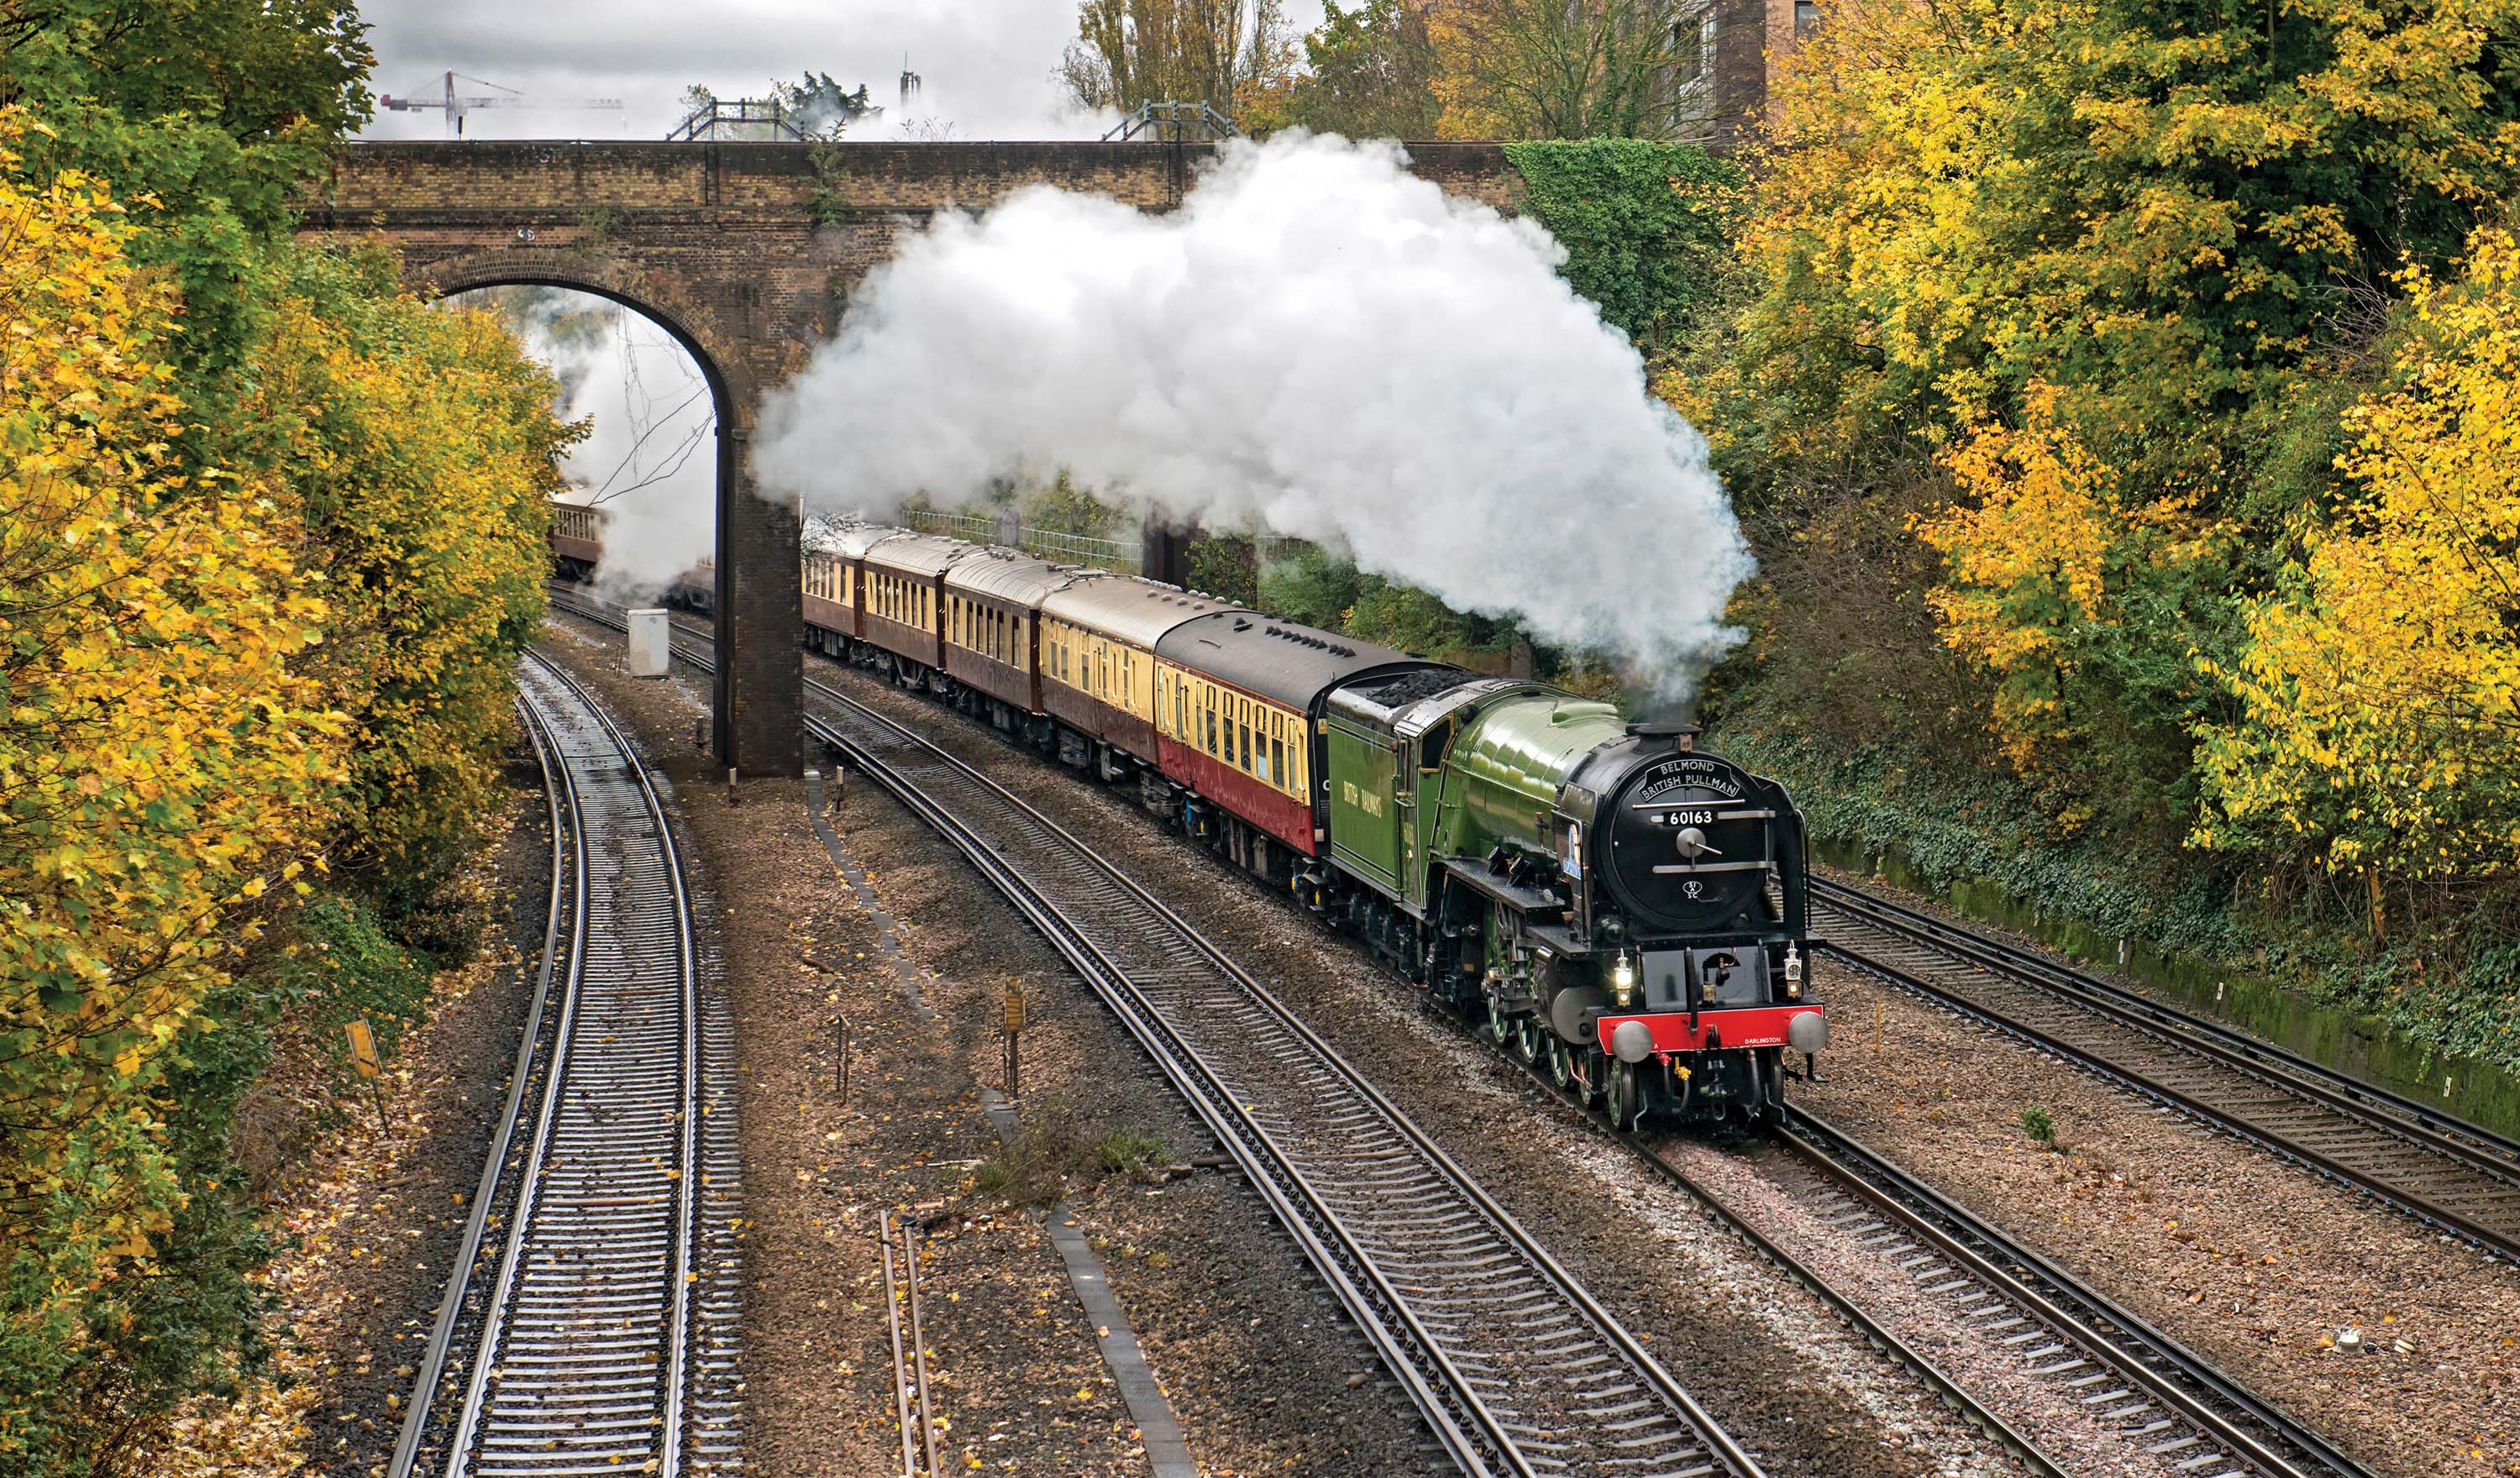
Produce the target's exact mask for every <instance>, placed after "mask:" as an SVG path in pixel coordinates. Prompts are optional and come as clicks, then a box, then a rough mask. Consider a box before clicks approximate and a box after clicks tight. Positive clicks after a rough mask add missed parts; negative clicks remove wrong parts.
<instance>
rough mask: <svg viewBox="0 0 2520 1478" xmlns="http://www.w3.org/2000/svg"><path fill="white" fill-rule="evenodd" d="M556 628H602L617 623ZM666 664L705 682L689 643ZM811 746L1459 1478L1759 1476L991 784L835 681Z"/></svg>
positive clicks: (1450, 1171)
mask: <svg viewBox="0 0 2520 1478" xmlns="http://www.w3.org/2000/svg"><path fill="white" fill-rule="evenodd" d="M563 608H567V609H571V610H574V611H575V612H576V613H578V614H581V615H586V616H591V617H593V618H594V619H596V620H599V621H603V622H606V623H607V624H615V625H617V624H618V623H617V621H615V619H614V618H613V617H612V616H611V615H610V614H609V613H607V612H603V611H600V610H597V609H594V608H592V607H590V606H585V605H577V604H575V603H565V604H564V605H563ZM676 635H677V637H678V638H681V639H682V640H678V641H677V643H676V655H678V656H681V657H683V658H684V659H685V660H687V661H690V662H691V663H693V664H694V665H695V666H698V667H701V668H702V669H703V670H705V669H706V667H707V664H708V662H709V654H708V653H707V652H706V651H704V650H703V649H700V648H699V647H698V645H697V640H696V639H695V638H694V637H693V634H691V633H690V632H688V631H685V630H682V629H680V628H678V629H677V632H676ZM806 694H807V709H808V716H807V720H806V727H807V729H808V730H809V731H810V732H812V733H813V734H814V735H815V736H816V737H817V738H819V739H823V740H824V741H825V742H826V743H829V744H831V745H832V746H833V747H834V748H835V749H837V750H839V751H840V752H841V753H843V754H844V755H846V756H847V757H848V759H849V761H850V763H851V765H852V767H853V768H854V769H855V770H856V771H857V772H858V774H859V775H860V776H861V777H863V778H865V779H867V780H871V781H874V782H876V783H877V784H881V785H883V786H884V787H885V788H886V789H887V790H889V791H891V792H892V793H893V794H894V795H895V796H896V797H898V798H899V799H901V800H902V802H903V803H904V804H905V805H907V806H908V807H909V808H910V809H911V811H912V812H913V813H914V814H916V815H918V816H920V817H921V819H922V820H923V821H925V822H927V823H928V824H929V825H930V826H932V827H934V828H935V829H937V830H938V831H939V832H940V833H942V834H943V835H944V836H945V837H946V838H947V839H948V840H949V841H951V842H952V843H953V844H954V845H955V846H956V848H957V849H958V850H959V851H961V852H962V853H963V854H964V856H965V857H966V858H967V860H968V861H969V862H970V863H971V864H972V866H973V867H974V868H976V869H977V870H978V871H979V872H980V873H982V874H983V875H984V876H985V877H987V878H988V880H989V881H990V882H991V883H992V884H993V885H994V886H996V887H997V888H998V889H999V890H1000V891H1002V892H1004V893H1005V894H1006V895H1007V897H1008V899H1009V900H1010V901H1011V902H1012V903H1013V904H1014V906H1015V907H1016V909H1017V910H1018V911H1019V912H1021V913H1022V914H1023V915H1024V916H1025V917H1026V918H1028V919H1029V920H1030V921H1031V922H1032V923H1033V924H1034V925H1035V926H1036V927H1038V928H1040V929H1041V930H1042V932H1043V933H1044V934H1045V935H1046V936H1047V937H1048V938H1049V939H1050V941H1051V943H1052V944H1053V945H1054V946H1055V947H1056V948H1057V949H1058V951H1059V952H1060V954H1061V955H1062V956H1064V957H1065V958H1066V959H1067V960H1068V962H1069V963H1071V964H1072V965H1074V966H1075V967H1076V968H1077V969H1078V970H1079V972H1080V973H1082V974H1083V975H1084V976H1085V978H1086V980H1087V981H1088V983H1089V984H1090V985H1092V986H1093V987H1094V989H1095V990H1096V992H1097V993H1098V994H1099V995H1100V996H1101V997H1102V999H1103V1001H1104V1002H1105V1003H1106V1004H1107V1005H1109V1006H1110V1008H1112V1010H1113V1011H1114V1012H1115V1014H1117V1015H1118V1017H1119V1018H1120V1020H1121V1022H1122V1023H1123V1024H1124V1025H1125V1026H1126V1027H1127V1028H1128V1029H1129V1031H1130V1032H1131V1034H1132V1035H1133V1036H1134V1037H1136V1039H1137V1040H1138V1041H1139V1043H1140V1044H1141V1045H1142V1046H1143V1047H1144V1048H1145V1049H1146V1050H1147V1052H1148V1053H1149V1055H1150V1056H1152V1057H1153V1059H1154V1061H1155V1063H1156V1065H1157V1066H1158V1068H1160V1069H1161V1070H1162V1071H1163V1072H1164V1074H1165V1075H1166V1077H1167V1078H1168V1079H1169V1080H1170V1081H1171V1082H1172V1083H1173V1085H1174V1086H1175V1088H1176V1089H1177V1090H1179V1091H1180V1092H1181V1093H1182V1095H1183V1096H1184V1097H1185V1098H1186V1099H1187V1100H1188V1101H1189V1103H1190V1104H1191V1106H1192V1108H1193V1110H1194V1111H1195V1112H1197V1113H1198V1115H1199V1116H1200V1118H1201V1119H1202V1121H1203V1122H1204V1123H1205V1124H1206V1125H1207V1127H1208V1128H1209V1130H1210V1131H1211V1132H1212V1133H1214V1134H1215V1135H1216V1137H1217V1139H1218V1142H1220V1143H1221V1144H1222V1145H1223V1146H1224V1147H1225V1148H1226V1150H1227V1152H1228V1153H1229V1154H1231V1155H1232V1156H1233V1157H1234V1159H1235V1161H1236V1163H1237V1164H1238V1167H1239V1168H1240V1169H1241V1170H1242V1172H1243V1173H1244V1175H1245V1176H1246V1177H1247V1178H1248V1179H1249V1181H1250V1183H1251V1185H1252V1186H1253V1187H1254V1188H1255V1189H1256V1190H1258V1192H1259V1193H1260V1195H1261V1197H1262V1199H1263V1200H1264V1201H1266V1202H1267V1203H1268V1204H1269V1207H1270V1209H1271V1211H1272V1212H1273V1213H1274V1214H1275V1215H1276V1216H1277V1217H1278V1219H1279V1220H1280V1222H1281V1223H1282V1224H1283V1225H1284V1226H1285V1227H1286V1229H1287V1230H1288V1232H1290V1233H1292V1235H1293V1236H1294V1238H1295V1240H1296V1242H1297V1244H1298V1245H1299V1246H1300V1247H1301V1248H1302V1250H1303V1251H1304V1253H1305V1255H1306V1257H1307V1258H1308V1259H1309V1260H1310V1261H1311V1262H1312V1263H1313V1265H1314V1266H1315V1268H1316V1269H1317V1270H1318V1271H1319V1272H1320V1273H1321V1274H1322V1276H1323V1277H1324V1279H1325V1281H1326V1282H1327V1283H1328V1286H1329V1288H1330V1290H1331V1291H1332V1293H1333V1294H1334V1295H1335V1296H1336V1297H1337V1298H1338V1299H1339V1300H1340V1302H1341V1303H1342V1304H1343V1305H1344V1306H1345V1307H1346V1309H1347V1310H1348V1312H1349V1314H1350V1315H1351V1316H1352V1317H1353V1318H1354V1319H1355V1320H1356V1321H1357V1323H1358V1326H1359V1328H1360V1329H1361V1330H1362V1331H1363V1333H1364V1334H1365V1337H1366V1339H1367V1340H1368V1341H1369V1343H1371V1344H1372V1345H1373V1347H1374V1349H1375V1351H1376V1353H1377V1354H1378V1355H1379V1356H1380V1357H1381V1359H1382V1360H1383V1363H1384V1365H1385V1366H1386V1367H1387V1368H1388V1369H1389V1370H1390V1371H1391V1373H1392V1375H1393V1376H1394V1378H1395V1379H1396V1380H1397V1381H1398V1382H1399V1383H1400V1386H1401V1388H1402V1389H1403V1390H1404V1391H1405V1392H1407V1393H1408V1395H1409V1397H1410V1399H1411V1401H1412V1402H1413V1403H1414V1404H1415V1405H1416V1406H1417V1408H1418V1411H1419V1412H1420V1413H1421V1414H1422V1415H1423V1416H1424V1417H1425V1419H1426V1423H1427V1426H1428V1428H1429V1430H1430V1431H1431V1432H1432V1433H1433V1435H1434V1438H1435V1440H1436V1442H1437V1444H1438V1445H1440V1447H1441V1448H1442V1449H1443V1453H1444V1456H1445V1457H1446V1458H1447V1459H1449V1462H1450V1464H1451V1465H1452V1466H1454V1467H1457V1468H1458V1469H1459V1470H1460V1471H1462V1472H1464V1473H1471V1474H1478V1475H1488V1474H1518V1475H1533V1478H1539V1475H1553V1474H1569V1475H1575V1474H1583V1475H1597V1474H1598V1475H1610V1474H1618V1475H1630V1474H1633V1475H1638V1478H1707V1475H1716V1474H1726V1475H1733V1478H1758V1475H1760V1474H1761V1471H1762V1470H1761V1468H1760V1467H1759V1464H1758V1462H1757V1460H1756V1459H1755V1457H1753V1456H1751V1454H1750V1453H1749V1451H1748V1450H1747V1449H1746V1448H1744V1447H1743V1446H1741V1445H1740V1444H1739V1443H1738V1442H1737V1441H1736V1440H1735V1439H1734V1438H1733V1436H1732V1435H1731V1434H1730V1433H1728V1432H1726V1431H1725V1430H1724V1429H1723V1428H1722V1427H1721V1426H1720V1425H1719V1424H1718V1423H1717V1422H1716V1421H1715V1419H1714V1418H1713V1417H1712V1416H1710V1415H1709V1414H1708V1413H1707V1412H1706V1411H1704V1409H1703V1408H1701V1407H1700V1406H1699V1405H1698V1404H1697V1402H1696V1401H1695V1400H1694V1399H1693V1398H1692V1397H1691V1396H1690V1395H1689V1394H1688V1392H1687V1391H1686V1390H1684V1389H1683V1388H1682V1387H1681V1386H1680V1384H1679V1383H1678V1382H1677V1381H1676V1380H1674V1379H1673V1378H1672V1376H1671V1375H1670V1373H1669V1372H1668V1371H1666V1370H1665V1369H1663V1367H1662V1366H1661V1365H1660V1363H1659V1362H1657V1361H1656V1360H1655V1359H1654V1358H1653V1357H1652V1355H1651V1354H1650V1353H1649V1352H1647V1351H1646V1350H1645V1348H1644V1346H1643V1343H1642V1342H1640V1341H1639V1340H1637V1338H1636V1337H1635V1336H1634V1335H1633V1334H1631V1333H1630V1332H1629V1331H1628V1330H1627V1329H1626V1328H1625V1327H1624V1326H1622V1325H1621V1324H1620V1323H1619V1321H1617V1320H1616V1319H1615V1318H1613V1317H1612V1316H1611V1315H1610V1314H1609V1313H1608V1311H1606V1310H1604V1309H1602V1308H1601V1307H1600V1306H1599V1305H1598V1303H1597V1302H1596V1301H1595V1300H1594V1299H1593V1297H1592V1296H1591V1294H1589V1293H1588V1292H1586V1291H1585V1290H1584V1288H1583V1286H1582V1285H1581V1284H1580V1283H1579V1282H1578V1281H1577V1280H1576V1279H1575V1278H1574V1276H1572V1275H1571V1274H1570V1273H1568V1272H1567V1270H1566V1269H1565V1268H1564V1267H1562V1266H1561V1265H1559V1264H1558V1263H1557V1261H1556V1260H1555V1259H1554V1258H1553V1257H1552V1256H1551V1255H1550V1254H1549V1253H1548V1252H1547V1251H1546V1249H1544V1248H1542V1247H1541V1246H1540V1244H1539V1243H1538V1242H1537V1241H1536V1240H1534V1239H1533V1238H1532V1237H1531V1236H1530V1235H1529V1234H1528V1233H1527V1232H1524V1231H1523V1230H1522V1229H1521V1227H1520V1226H1518V1225H1517V1224H1516V1223H1515V1222H1514V1221H1513V1219H1512V1218H1511V1217H1510V1216H1509V1215H1508V1213H1507V1212H1506V1211H1505V1209H1504V1208H1503V1207H1501V1206H1499V1205H1497V1204H1496V1203H1495V1202H1494V1201H1493V1200H1492V1199H1490V1198H1489V1196H1488V1195H1487V1193H1486V1192H1485V1191H1483V1190H1482V1189H1480V1188H1479V1187H1478V1186H1477V1184H1476V1183H1475V1182H1473V1181H1472V1180H1471V1179H1470V1178H1469V1176H1468V1175H1467V1174H1466V1173H1464V1172H1463V1171H1462V1170H1461V1169H1460V1168H1459V1167H1458V1166H1456V1165H1455V1164H1454V1163H1453V1162H1452V1161H1451V1160H1450V1159H1449V1158H1448V1157H1447V1156H1445V1154H1444V1153H1443V1151H1442V1150H1441V1149H1440V1148H1438V1147H1437V1146H1436V1145H1435V1143H1434V1142H1433V1141H1431V1140H1430V1139H1428V1138H1427V1137H1426V1136H1425V1134H1424V1133H1423V1132H1422V1131H1420V1130H1419V1129H1418V1127H1417V1126H1416V1125H1415V1124H1413V1123H1411V1122H1410V1121H1409V1120H1408V1118H1407V1117H1406V1116H1404V1115H1403V1114H1401V1112H1400V1111H1399V1110H1398V1109H1397V1108H1396V1107H1394V1106H1393V1105H1392V1104H1391V1103H1390V1102H1389V1101H1388V1100H1387V1099H1385V1098H1384V1097H1382V1095H1381V1094H1380V1093H1379V1092H1377V1091H1376V1090H1374V1088H1373V1086H1372V1085H1371V1084H1369V1083H1368V1082H1366V1080H1365V1079H1364V1078H1363V1077H1362V1076H1361V1075H1360V1074H1359V1073H1358V1072H1357V1071H1356V1070H1355V1069H1354V1068H1353V1067H1351V1066H1350V1065H1349V1064H1348V1063H1347V1062H1346V1061H1345V1060H1344V1059H1343V1058H1341V1057H1339V1056H1338V1054H1337V1053H1334V1052H1332V1051H1331V1050H1330V1048H1329V1047H1328V1044H1326V1043H1324V1042H1323V1041H1322V1040H1321V1039H1320V1038H1318V1037H1316V1036H1314V1035H1313V1033H1312V1032H1311V1031H1309V1030H1308V1029H1306V1028H1305V1027H1304V1026H1303V1025H1302V1023H1301V1022H1299V1021H1297V1020H1296V1019H1295V1017H1294V1015H1293V1014H1292V1013H1291V1012H1289V1011H1288V1010H1287V1009H1286V1008H1284V1007H1283V1005H1282V1004H1280V1003H1279V1002H1278V1001H1277V1000H1276V998H1275V997H1273V996H1271V995H1270V994H1269V993H1268V991H1267V990H1266V989H1265V988H1263V987H1262V986H1261V985H1260V984H1259V982H1258V981H1256V980H1254V979H1252V978H1251V977H1250V976H1249V975H1248V974H1247V973H1245V972H1244V971H1243V970H1242V969H1241V968H1240V967H1239V966H1238V965H1237V964H1236V963H1234V962H1233V960H1232V959H1231V958H1230V957H1229V956H1227V955H1226V954H1225V953H1224V952H1223V951H1222V950H1220V949H1219V948H1217V947H1216V946H1215V945H1214V944H1213V943H1211V942H1210V941H1209V940H1208V939H1207V938H1206V937H1205V936H1203V935H1201V934H1200V933H1198V932H1197V931H1196V930H1195V929H1193V928H1192V927H1191V926H1190V924H1188V923H1187V922H1186V921H1184V920H1183V919H1182V918H1180V917H1179V916H1178V915H1175V914H1174V913H1173V912H1172V911H1171V910H1170V909H1168V908H1166V907H1165V906H1164V905H1163V904H1162V903H1160V902H1159V901H1157V900H1156V899H1155V898H1154V896H1153V895H1152V894H1151V893H1149V892H1148V891H1147V890H1146V889H1144V888H1143V887H1141V886H1140V885H1139V884H1138V883H1137V882H1136V881H1135V880H1134V879H1132V878H1130V877H1129V876H1128V875H1127V874H1126V873H1123V872H1121V871H1120V870H1119V869H1117V868H1115V867H1113V866H1112V865H1111V864H1109V863H1108V862H1106V861H1104V860H1103V859H1102V856H1101V855H1100V854H1098V853H1096V852H1095V851H1094V850H1093V849H1092V848H1091V847H1089V846H1087V845H1086V844H1085V843H1084V842H1082V841H1081V840H1079V839H1077V838H1076V837H1075V836H1073V835H1071V834H1070V833H1068V832H1067V831H1065V830H1064V829H1061V828H1059V827H1058V826H1057V824H1056V823H1054V822H1052V821H1050V819H1049V818H1047V817H1045V816H1043V815H1042V814H1041V813H1040V812H1038V811H1036V810H1034V809H1033V808H1032V807H1030V806H1028V805H1026V804H1025V803H1024V802H1022V801H1021V800H1019V799H1017V798H1016V797H1015V796H1014V795H1013V794H1012V793H1011V792H1009V791H1007V790H1006V789H1004V788H1003V787H1001V786H1000V785H998V784H996V783H995V782H993V781H991V780H989V779H988V778H987V777H986V776H985V775H983V774H981V773H980V772H979V771H978V770H976V769H974V768H973V767H971V766H970V765H968V764H966V763H965V762H963V761H962V760H960V759H958V758H956V757H954V756H953V755H951V754H948V753H947V752H946V751H944V750H943V749H941V748H939V747H937V746H936V745H934V744H932V743H930V742H929V741H927V740H926V739H923V738H922V737H921V736H919V735H918V734H917V733H916V732H914V731H912V730H910V729H908V728H906V727H904V726H902V725H900V724H897V723H895V722H893V721H892V720H891V719H889V718H886V717H884V716H883V715H881V714H878V713H877V712H876V711H875V710H873V709H870V708H867V707H865V706H864V705H862V704H859V703H857V702H855V701H854V700H852V699H850V698H849V697H847V696H846V695H845V694H841V693H840V692H839V691H838V690H837V689H835V688H832V687H831V686H830V685H828V684H822V683H817V682H813V681H811V680H808V682H807V683H806Z"/></svg>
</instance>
